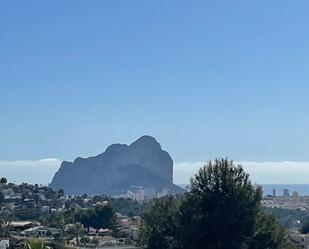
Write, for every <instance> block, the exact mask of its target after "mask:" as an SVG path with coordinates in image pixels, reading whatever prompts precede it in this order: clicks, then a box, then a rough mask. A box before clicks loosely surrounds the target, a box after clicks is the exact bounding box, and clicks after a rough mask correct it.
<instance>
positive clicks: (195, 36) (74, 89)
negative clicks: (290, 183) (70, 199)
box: [0, 0, 309, 162]
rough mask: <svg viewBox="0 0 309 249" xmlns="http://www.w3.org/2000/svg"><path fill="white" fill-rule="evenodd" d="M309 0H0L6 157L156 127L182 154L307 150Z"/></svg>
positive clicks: (85, 152) (238, 155) (188, 157)
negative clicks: (0, 0)
mask: <svg viewBox="0 0 309 249" xmlns="http://www.w3.org/2000/svg"><path fill="white" fill-rule="evenodd" d="M308 11H309V2H308V1H279V0H277V1H261V0H259V1H180V0H177V1H176V0H175V1H102V0H98V1H77V0H74V1H73V0H72V1H49V2H46V1H19V2H17V1H2V2H1V3H0V30H1V32H0V48H1V52H0V114H1V115H0V140H1V142H0V160H2V161H14V160H38V159H44V158H59V159H61V160H73V159H74V158H75V157H77V156H89V155H94V154H97V153H100V152H102V151H104V150H105V148H106V147H107V146H108V145H109V144H111V143H116V142H120V143H131V142H132V141H133V140H135V139H137V138H138V137H139V136H141V135H143V134H149V135H153V136H154V137H156V138H157V140H158V141H159V142H160V143H161V144H162V146H163V148H164V149H166V150H167V151H169V152H170V154H171V156H172V157H173V159H174V161H176V162H184V161H186V162H190V161H206V160H208V159H211V158H214V157H217V156H228V157H230V158H233V159H235V160H238V161H309V153H308V148H309V132H308V127H309V115H308V107H309V96H308V95H309V84H308V83H309V82H308V79H309V78H308V75H309V60H308V58H309V49H308V48H309V47H308V44H309V33H308V26H309V15H308Z"/></svg>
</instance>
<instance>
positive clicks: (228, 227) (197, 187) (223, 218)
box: [141, 159, 290, 249]
mask: <svg viewBox="0 0 309 249" xmlns="http://www.w3.org/2000/svg"><path fill="white" fill-rule="evenodd" d="M261 198H262V191H261V188H260V187H259V186H256V185H254V184H252V183H251V182H250V180H249V175H248V174H246V173H245V172H244V170H243V168H242V167H241V166H239V165H237V166H236V165H234V163H233V162H232V161H229V160H227V159H216V160H215V161H214V162H211V161H210V162H209V163H208V164H207V165H205V166H204V167H202V168H201V169H200V170H199V171H198V173H197V174H196V175H195V176H194V177H193V178H192V179H191V183H190V186H189V188H188V193H187V194H186V196H185V198H184V199H182V200H181V201H180V205H179V208H178V207H177V205H176V206H175V205H172V203H170V201H167V200H163V203H157V204H156V205H154V207H153V208H152V209H151V210H150V213H149V214H147V213H146V214H145V219H144V225H143V228H142V233H141V246H142V247H143V248H147V249H152V248H159V249H160V248H161V249H166V248H175V249H176V248H177V249H188V248H190V249H227V248H228V249H285V248H290V245H289V244H288V243H287V241H286V240H285V231H284V230H283V228H282V227H281V226H279V225H278V224H277V223H276V221H275V219H274V218H273V217H272V216H268V215H265V214H264V212H263V209H262V207H261Z"/></svg>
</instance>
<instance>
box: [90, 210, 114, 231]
mask: <svg viewBox="0 0 309 249" xmlns="http://www.w3.org/2000/svg"><path fill="white" fill-rule="evenodd" d="M113 216H114V211H113V209H112V207H111V206H109V205H103V206H102V205H98V206H96V208H95V217H94V224H93V225H94V226H93V228H95V229H97V230H99V229H100V228H111V226H112V218H113Z"/></svg>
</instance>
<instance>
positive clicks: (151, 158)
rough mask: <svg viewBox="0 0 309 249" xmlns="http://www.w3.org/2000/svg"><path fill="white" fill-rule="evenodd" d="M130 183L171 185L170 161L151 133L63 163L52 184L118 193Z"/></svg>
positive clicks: (70, 189)
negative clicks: (130, 142)
mask: <svg viewBox="0 0 309 249" xmlns="http://www.w3.org/2000/svg"><path fill="white" fill-rule="evenodd" d="M131 186H143V187H154V188H156V190H157V191H161V190H162V189H163V188H170V189H172V190H173V191H174V192H176V193H178V192H182V190H181V189H180V188H179V187H178V186H176V185H174V184H173V160H172V158H171V157H170V155H169V154H168V153H167V152H166V151H164V150H162V148H161V145H160V144H159V143H158V142H157V141H156V140H155V138H153V137H151V136H142V137H141V138H139V139H138V140H136V141H135V142H133V143H132V144H131V145H129V146H128V145H125V144H113V145H110V146H109V147H108V148H107V149H106V151H105V152H104V153H102V154H100V155H97V156H95V157H89V158H85V159H84V158H81V157H79V158H76V159H75V160H74V162H66V161H64V162H62V164H61V167H60V169H59V170H58V172H57V173H56V174H55V176H54V178H53V180H52V183H51V187H52V188H54V189H64V190H65V191H66V192H68V193H72V194H85V193H86V194H102V193H106V194H118V193H122V192H125V191H126V190H127V189H129V188H130V187H131Z"/></svg>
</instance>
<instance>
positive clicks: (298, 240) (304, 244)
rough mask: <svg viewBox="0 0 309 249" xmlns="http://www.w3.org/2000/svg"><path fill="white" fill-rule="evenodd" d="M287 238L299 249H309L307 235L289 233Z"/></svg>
mask: <svg viewBox="0 0 309 249" xmlns="http://www.w3.org/2000/svg"><path fill="white" fill-rule="evenodd" d="M288 238H289V239H290V240H291V241H292V242H293V243H295V244H296V245H298V246H300V247H301V248H305V249H309V235H308V234H301V233H291V234H289V236H288Z"/></svg>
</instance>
